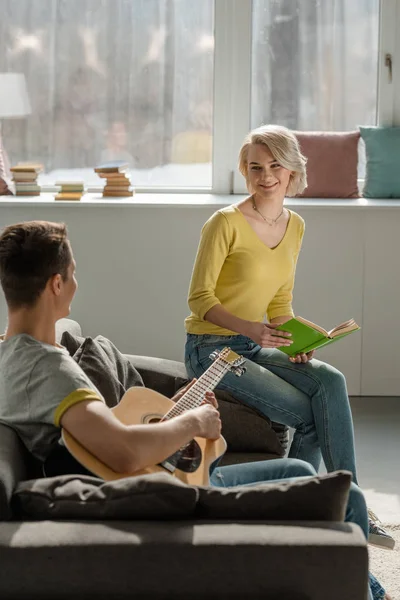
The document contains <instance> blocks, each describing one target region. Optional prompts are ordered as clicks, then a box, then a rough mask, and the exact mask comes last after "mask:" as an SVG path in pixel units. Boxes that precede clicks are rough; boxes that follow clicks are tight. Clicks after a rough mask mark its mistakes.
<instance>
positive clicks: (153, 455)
mask: <svg viewBox="0 0 400 600" xmlns="http://www.w3.org/2000/svg"><path fill="white" fill-rule="evenodd" d="M60 423H61V426H62V427H64V428H65V429H66V430H67V431H68V432H69V433H70V434H71V435H72V436H73V437H74V438H75V439H76V440H77V441H78V442H80V443H81V444H82V446H84V447H85V448H86V449H87V450H89V452H91V453H92V454H94V455H95V456H96V457H97V458H98V459H99V460H101V461H102V462H104V463H105V464H106V465H108V466H109V467H110V468H111V469H113V470H114V471H116V472H117V473H134V472H135V471H139V470H140V469H143V468H145V467H147V466H151V465H156V464H158V463H160V462H161V461H163V460H165V459H166V458H168V456H171V454H173V453H174V452H176V451H177V450H178V449H179V448H180V447H181V446H183V445H185V444H186V443H188V442H190V441H191V440H192V439H193V438H194V437H205V438H208V439H217V438H218V437H219V435H220V433H221V421H220V418H219V413H218V411H217V410H216V408H214V407H213V406H211V405H210V404H204V405H202V406H200V407H198V408H195V409H193V410H190V411H187V412H186V413H184V414H183V415H181V416H179V417H175V418H173V419H170V420H168V421H165V422H163V423H156V424H150V425H124V424H123V423H121V422H120V421H119V419H118V418H117V417H116V416H115V415H114V413H113V412H112V411H111V410H110V409H109V408H108V407H107V406H106V405H105V404H103V403H102V402H98V401H94V400H84V401H82V402H79V403H78V404H74V405H73V406H71V407H70V408H69V409H68V410H66V411H65V413H64V414H63V416H62V417H61V422H60Z"/></svg>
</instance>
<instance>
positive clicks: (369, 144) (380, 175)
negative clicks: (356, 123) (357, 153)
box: [360, 127, 400, 198]
mask: <svg viewBox="0 0 400 600" xmlns="http://www.w3.org/2000/svg"><path fill="white" fill-rule="evenodd" d="M360 133H361V137H362V139H363V140H364V142H365V154H366V157H367V168H366V175H365V186H364V190H363V196H364V197H365V198H400V127H360Z"/></svg>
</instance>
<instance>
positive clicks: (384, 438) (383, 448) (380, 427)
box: [350, 396, 400, 523]
mask: <svg viewBox="0 0 400 600" xmlns="http://www.w3.org/2000/svg"><path fill="white" fill-rule="evenodd" d="M350 403H351V407H352V411H353V420H354V431H355V439H356V455H357V468H358V480H359V484H360V486H361V488H362V489H363V491H364V493H365V496H366V498H367V503H368V506H369V507H370V508H372V510H374V511H375V512H376V513H377V515H378V516H379V518H380V520H381V521H382V522H383V523H400V468H399V463H400V398H397V397H396V398H393V397H372V396H371V397H369V396H368V397H352V398H350Z"/></svg>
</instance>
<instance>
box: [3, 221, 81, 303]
mask: <svg viewBox="0 0 400 600" xmlns="http://www.w3.org/2000/svg"><path fill="white" fill-rule="evenodd" d="M71 261H72V253H71V247H70V244H69V241H68V237H67V227H66V225H65V224H64V223H49V222H47V221H27V222H26V223H17V224H16V225H9V226H8V227H6V228H5V229H3V231H2V233H1V235H0V283H1V287H2V288H3V292H4V295H5V297H6V301H7V304H8V306H9V308H11V309H18V308H22V307H32V306H34V304H35V303H36V302H37V300H38V299H39V297H40V295H41V293H42V292H43V290H44V289H45V287H46V284H47V282H48V280H49V279H50V277H52V276H53V275H57V274H60V275H61V277H62V278H63V280H64V281H65V280H66V279H67V277H68V267H69V265H70V264H71Z"/></svg>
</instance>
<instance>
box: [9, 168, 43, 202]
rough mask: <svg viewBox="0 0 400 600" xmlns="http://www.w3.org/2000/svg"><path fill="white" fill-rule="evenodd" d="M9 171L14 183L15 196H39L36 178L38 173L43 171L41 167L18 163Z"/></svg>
mask: <svg viewBox="0 0 400 600" xmlns="http://www.w3.org/2000/svg"><path fill="white" fill-rule="evenodd" d="M10 170H11V173H12V176H13V180H14V183H15V195H16V196H40V190H41V188H40V185H38V183H37V178H38V175H39V173H41V172H42V171H43V165H41V164H38V163H18V164H17V165H15V167H11V169H10Z"/></svg>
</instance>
